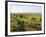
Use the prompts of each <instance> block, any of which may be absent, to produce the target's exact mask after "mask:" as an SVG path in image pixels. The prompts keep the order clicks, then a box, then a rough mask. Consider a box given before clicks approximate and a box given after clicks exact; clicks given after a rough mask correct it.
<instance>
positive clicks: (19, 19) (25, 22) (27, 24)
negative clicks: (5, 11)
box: [10, 13, 42, 32]
mask: <svg viewBox="0 0 46 37" xmlns="http://www.w3.org/2000/svg"><path fill="white" fill-rule="evenodd" d="M41 21H42V20H41V13H30V14H15V13H11V14H10V29H11V32H19V31H39V30H41Z"/></svg>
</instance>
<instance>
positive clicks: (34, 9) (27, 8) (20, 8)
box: [10, 4, 42, 13]
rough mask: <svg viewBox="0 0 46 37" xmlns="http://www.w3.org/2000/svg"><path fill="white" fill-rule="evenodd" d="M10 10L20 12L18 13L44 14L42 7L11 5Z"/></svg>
mask: <svg viewBox="0 0 46 37" xmlns="http://www.w3.org/2000/svg"><path fill="white" fill-rule="evenodd" d="M10 10H11V12H18V13H20V12H21V13H24V12H28V13H31V12H33V13H35V12H37V13H38V12H42V7H41V6H36V5H16V4H11V5H10Z"/></svg>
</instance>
